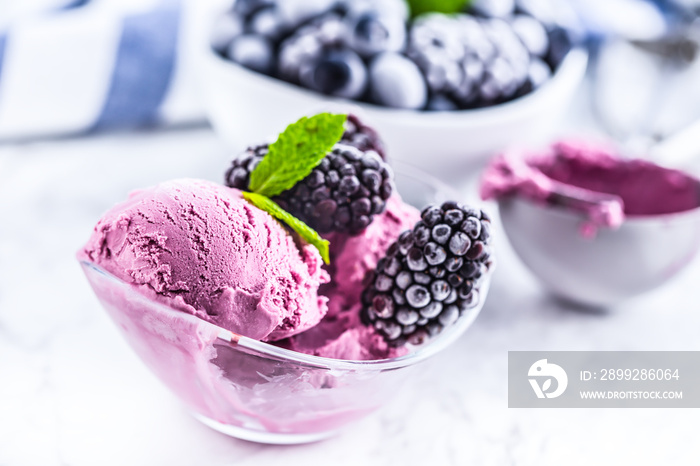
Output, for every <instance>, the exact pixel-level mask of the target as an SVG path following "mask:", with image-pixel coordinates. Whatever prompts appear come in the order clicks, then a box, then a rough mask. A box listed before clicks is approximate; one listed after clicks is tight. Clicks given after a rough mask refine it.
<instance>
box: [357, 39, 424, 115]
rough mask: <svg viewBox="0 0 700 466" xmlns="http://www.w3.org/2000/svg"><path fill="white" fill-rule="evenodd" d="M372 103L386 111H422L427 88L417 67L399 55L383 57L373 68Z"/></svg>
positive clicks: (393, 54)
mask: <svg viewBox="0 0 700 466" xmlns="http://www.w3.org/2000/svg"><path fill="white" fill-rule="evenodd" d="M369 74H370V83H371V84H370V85H371V94H372V99H373V100H374V101H375V102H377V103H379V104H381V105H385V106H387V107H393V108H405V109H419V108H422V107H424V106H425V103H426V99H427V88H426V85H425V80H424V79H423V76H422V75H421V72H420V70H419V69H418V66H416V64H415V63H413V62H412V61H411V60H409V59H408V58H406V57H404V56H403V55H399V54H397V53H389V52H386V53H383V54H381V55H379V56H377V57H376V58H375V59H374V60H373V61H372V64H371V65H370V72H369Z"/></svg>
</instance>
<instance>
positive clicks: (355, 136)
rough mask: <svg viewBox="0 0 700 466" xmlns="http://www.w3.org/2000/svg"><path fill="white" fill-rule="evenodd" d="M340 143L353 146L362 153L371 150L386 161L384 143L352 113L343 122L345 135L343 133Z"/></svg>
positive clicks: (374, 131)
mask: <svg viewBox="0 0 700 466" xmlns="http://www.w3.org/2000/svg"><path fill="white" fill-rule="evenodd" d="M340 142H342V143H344V144H349V145H351V146H355V147H357V148H358V149H360V150H361V151H363V152H365V151H368V150H373V151H375V152H376V153H377V154H379V155H380V156H381V158H382V159H386V154H385V152H384V142H383V141H382V140H381V138H380V137H379V134H378V133H377V131H376V130H375V129H374V128H372V127H370V126H367V125H365V124H364V123H362V122H361V121H360V119H359V118H357V117H356V116H355V115H353V114H352V113H350V114H348V119H347V120H346V121H345V133H343V137H342V139H341V140H340Z"/></svg>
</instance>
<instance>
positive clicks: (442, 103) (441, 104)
mask: <svg viewBox="0 0 700 466" xmlns="http://www.w3.org/2000/svg"><path fill="white" fill-rule="evenodd" d="M458 108H459V107H458V106H457V104H456V103H454V101H453V100H452V99H450V98H449V97H447V96H446V95H443V94H435V95H433V96H431V97H430V99H429V100H428V105H427V109H428V110H431V111H433V112H451V111H453V110H457V109H458Z"/></svg>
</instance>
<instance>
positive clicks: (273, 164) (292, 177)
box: [249, 113, 347, 197]
mask: <svg viewBox="0 0 700 466" xmlns="http://www.w3.org/2000/svg"><path fill="white" fill-rule="evenodd" d="M346 118H347V115H333V114H330V113H319V114H318V115H314V116H312V117H310V118H307V117H303V118H301V119H300V120H299V121H297V122H296V123H292V124H291V125H289V126H287V129H285V130H284V132H283V133H282V134H280V135H279V136H278V137H277V141H275V142H274V143H272V144H271V145H270V148H269V149H268V152H267V155H265V157H263V159H262V160H261V161H260V163H259V164H258V166H257V167H255V170H253V172H252V173H251V174H250V184H249V189H250V191H252V192H254V193H258V194H262V195H263V196H267V197H273V196H276V195H278V194H280V193H281V192H283V191H286V190H288V189H289V188H291V187H292V186H294V185H295V184H296V183H297V181H299V180H302V179H304V178H306V176H307V175H308V174H309V173H311V170H313V169H314V167H315V166H316V165H318V164H319V163H320V162H321V160H323V158H324V157H325V156H326V154H327V153H328V152H330V151H331V149H332V148H333V145H334V144H335V143H336V142H338V141H340V138H341V137H342V136H343V131H344V126H343V125H344V124H345V120H346Z"/></svg>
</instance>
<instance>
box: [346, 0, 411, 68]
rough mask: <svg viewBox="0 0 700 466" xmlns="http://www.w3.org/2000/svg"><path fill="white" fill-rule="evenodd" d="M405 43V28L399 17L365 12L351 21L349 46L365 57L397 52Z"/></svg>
mask: <svg viewBox="0 0 700 466" xmlns="http://www.w3.org/2000/svg"><path fill="white" fill-rule="evenodd" d="M405 42H406V26H405V24H404V22H403V20H402V19H401V18H400V17H396V16H391V15H380V14H379V13H378V12H377V11H367V12H364V13H362V14H360V15H358V16H357V17H354V18H352V19H351V26H350V44H351V46H352V47H353V49H354V50H355V51H357V52H358V53H359V54H360V55H363V56H365V57H372V56H374V55H376V54H378V53H381V52H398V51H399V50H401V49H403V46H404V43H405Z"/></svg>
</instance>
